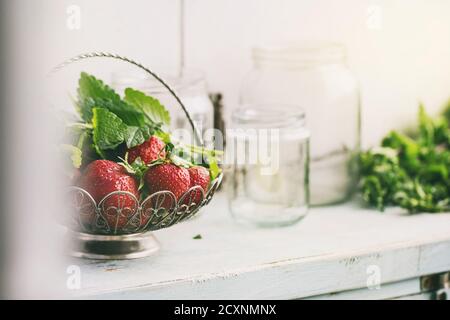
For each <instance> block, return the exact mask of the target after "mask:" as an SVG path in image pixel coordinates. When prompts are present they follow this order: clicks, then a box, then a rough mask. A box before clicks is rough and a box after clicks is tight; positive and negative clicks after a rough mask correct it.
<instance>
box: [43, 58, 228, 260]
mask: <svg viewBox="0 0 450 320" xmlns="http://www.w3.org/2000/svg"><path fill="white" fill-rule="evenodd" d="M90 58H111V59H116V60H121V61H125V62H127V63H130V64H132V65H134V66H136V67H138V68H140V69H142V70H144V71H145V72H146V73H147V74H149V75H151V76H152V77H153V78H155V79H156V80H157V81H158V82H160V83H161V84H162V85H163V86H164V87H165V88H166V89H167V90H168V91H169V93H170V94H171V95H172V96H173V97H174V98H175V100H176V101H177V103H178V104H179V105H180V107H181V108H182V110H183V111H184V113H185V115H186V117H187V119H188V121H189V124H190V125H191V127H192V129H193V132H194V137H195V139H196V142H197V143H198V144H199V145H201V146H202V145H203V140H202V137H201V135H200V133H199V131H198V128H197V127H196V125H195V123H194V122H193V121H192V118H191V116H190V114H189V112H188V110H187V109H186V107H185V106H184V104H183V102H182V101H181V99H180V98H179V97H178V95H177V94H176V93H175V91H174V90H173V89H172V88H171V87H170V86H169V85H168V84H167V83H166V82H165V81H164V80H163V79H161V78H160V77H159V76H158V75H156V74H155V73H154V72H153V71H151V70H150V69H149V68H147V67H144V66H143V65H142V64H140V63H138V62H136V61H134V60H131V59H129V58H127V57H123V56H120V55H117V54H112V53H107V52H93V53H87V54H81V55H78V56H76V57H74V58H72V59H69V60H66V61H65V62H63V63H61V64H60V65H58V66H56V67H55V68H54V69H53V70H52V71H51V74H52V73H54V72H57V71H59V70H61V69H63V68H64V67H65V66H67V65H69V64H72V63H74V62H78V61H80V60H84V59H90ZM221 181H222V173H220V175H219V176H218V177H217V178H216V179H215V180H213V181H211V183H210V185H209V188H208V190H207V191H206V192H205V191H204V190H203V188H202V187H200V186H194V187H192V188H190V189H189V190H187V191H186V192H185V193H184V194H183V195H182V196H181V197H180V198H179V199H177V198H176V197H175V195H174V194H173V193H172V192H170V191H159V192H156V193H153V194H150V195H149V196H147V197H146V198H145V199H143V200H142V201H139V199H138V198H137V197H136V196H135V195H134V194H132V193H130V192H126V191H114V192H112V193H110V194H108V195H106V196H105V197H104V198H103V199H102V200H101V201H99V202H98V203H97V202H96V201H95V200H94V198H93V197H92V196H91V195H90V194H89V192H87V191H86V190H84V189H82V188H80V187H71V188H70V189H69V191H68V199H69V201H68V203H69V206H70V208H69V209H70V215H69V216H68V219H67V220H66V226H67V227H68V228H69V236H70V238H71V239H70V244H71V254H72V255H73V256H77V257H84V258H93V259H130V258H139V257H145V256H148V255H150V254H152V253H154V252H156V251H157V250H158V249H159V244H158V242H157V241H156V239H155V238H154V236H153V234H152V231H155V230H159V229H162V228H168V227H170V226H173V225H175V224H177V223H180V222H183V221H186V220H188V219H190V218H192V217H194V216H195V215H196V214H197V213H198V212H199V210H200V209H201V208H202V207H204V206H206V205H207V204H208V203H209V202H210V201H211V199H212V197H213V196H214V193H215V191H216V190H217V188H218V187H219V185H220V183H221Z"/></svg>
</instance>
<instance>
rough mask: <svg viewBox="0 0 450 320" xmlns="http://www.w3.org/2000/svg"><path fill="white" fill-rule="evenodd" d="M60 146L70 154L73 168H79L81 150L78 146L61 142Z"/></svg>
mask: <svg viewBox="0 0 450 320" xmlns="http://www.w3.org/2000/svg"><path fill="white" fill-rule="evenodd" d="M61 148H62V150H63V151H64V152H66V153H68V154H69V155H70V160H71V161H72V165H73V167H74V168H77V169H78V168H80V167H81V162H82V151H81V149H80V148H78V147H75V146H73V145H70V144H62V145H61Z"/></svg>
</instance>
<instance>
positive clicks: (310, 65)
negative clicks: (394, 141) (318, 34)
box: [240, 43, 360, 205]
mask: <svg viewBox="0 0 450 320" xmlns="http://www.w3.org/2000/svg"><path fill="white" fill-rule="evenodd" d="M240 102H241V103H243V104H247V103H251V104H258V103H262V102H263V103H268V102H270V103H287V104H296V105H300V106H301V107H302V109H303V110H304V111H305V112H306V116H307V117H308V124H307V127H308V128H309V130H310V131H311V165H310V167H311V174H310V191H311V204H312V205H323V204H331V203H336V202H340V201H343V200H345V199H346V198H347V197H348V196H349V195H350V193H351V191H352V189H353V187H354V182H355V179H354V172H353V166H352V164H353V162H352V158H353V155H354V152H355V151H357V150H358V149H359V144H360V138H359V137H360V111H359V89H358V85H357V82H356V80H355V78H354V76H353V75H352V73H351V72H350V71H349V69H348V68H347V66H346V54H345V48H344V47H343V46H342V45H339V44H332V43H330V44H305V45H302V46H290V47H282V48H255V49H253V69H252V70H251V71H250V73H249V74H248V75H247V76H246V78H245V80H244V83H243V86H242V88H241V94H240Z"/></svg>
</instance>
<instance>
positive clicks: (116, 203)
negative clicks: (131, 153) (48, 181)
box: [78, 160, 139, 230]
mask: <svg viewBox="0 0 450 320" xmlns="http://www.w3.org/2000/svg"><path fill="white" fill-rule="evenodd" d="M78 185H79V186H80V187H81V188H83V189H84V190H86V191H87V192H89V194H90V195H91V196H92V197H93V198H94V200H95V201H96V202H97V204H99V202H100V201H101V200H102V199H103V198H104V197H105V196H106V195H108V194H109V193H111V192H114V191H128V192H130V193H132V194H133V195H135V196H136V198H138V199H139V193H138V183H137V182H136V180H135V179H134V178H133V177H132V176H131V175H129V174H128V173H127V171H126V170H125V168H124V167H122V166H121V165H119V164H117V163H115V162H113V161H109V160H96V161H93V162H91V163H90V164H89V165H88V166H87V167H86V169H85V171H84V173H83V175H82V176H81V177H80V179H79V181H78ZM115 207H121V208H123V209H122V212H121V214H120V216H117V210H115V209H114V208H115ZM135 209H136V202H135V201H134V200H133V198H132V197H130V196H127V195H113V196H111V197H110V198H108V199H107V201H106V202H105V203H104V205H102V210H104V211H103V213H104V217H105V218H106V220H107V222H108V225H109V226H110V228H111V229H112V230H116V229H120V228H123V227H124V226H125V225H126V223H127V221H128V220H129V218H130V217H131V216H132V215H133V213H134V212H135ZM93 218H94V216H92V217H91V219H88V220H89V221H86V219H84V222H87V223H93V222H94V221H93Z"/></svg>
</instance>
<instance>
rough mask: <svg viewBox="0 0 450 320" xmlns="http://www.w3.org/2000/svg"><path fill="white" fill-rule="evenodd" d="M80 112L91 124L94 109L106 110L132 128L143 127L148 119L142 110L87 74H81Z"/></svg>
mask: <svg viewBox="0 0 450 320" xmlns="http://www.w3.org/2000/svg"><path fill="white" fill-rule="evenodd" d="M77 106H78V110H79V112H80V115H81V117H82V118H83V119H84V120H85V121H87V122H90V121H91V119H92V115H93V114H92V109H93V108H105V109H108V110H109V111H111V112H112V113H114V114H115V115H117V116H118V117H119V118H120V119H122V121H123V122H124V123H125V124H127V125H130V126H138V127H140V126H143V125H145V124H146V117H145V114H144V112H143V111H142V110H141V109H140V108H136V107H134V106H131V105H129V104H127V103H126V102H124V101H123V100H122V99H121V98H120V96H119V95H118V94H117V93H116V92H115V91H114V90H113V89H112V88H110V87H109V86H108V85H106V84H104V83H103V81H102V80H100V79H97V78H95V77H94V76H92V75H89V74H87V73H85V72H82V73H81V76H80V80H79V82H78V102H77Z"/></svg>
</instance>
